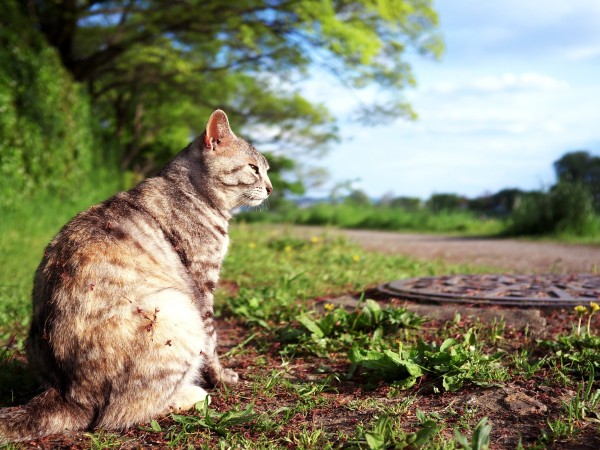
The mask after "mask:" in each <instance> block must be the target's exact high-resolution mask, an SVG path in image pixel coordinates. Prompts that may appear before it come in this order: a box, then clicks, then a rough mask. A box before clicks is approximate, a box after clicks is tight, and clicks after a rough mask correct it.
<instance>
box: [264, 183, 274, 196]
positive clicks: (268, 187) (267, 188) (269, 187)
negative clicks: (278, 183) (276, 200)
mask: <svg viewBox="0 0 600 450" xmlns="http://www.w3.org/2000/svg"><path fill="white" fill-rule="evenodd" d="M265 189H266V190H267V195H271V192H273V186H271V185H270V184H267V185H266V186H265Z"/></svg>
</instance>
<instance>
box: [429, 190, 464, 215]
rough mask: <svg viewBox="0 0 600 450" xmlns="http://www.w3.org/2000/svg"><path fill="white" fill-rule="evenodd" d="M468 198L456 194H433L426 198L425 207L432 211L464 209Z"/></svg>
mask: <svg viewBox="0 0 600 450" xmlns="http://www.w3.org/2000/svg"><path fill="white" fill-rule="evenodd" d="M467 202H468V200H467V199H466V198H465V197H462V196H460V195H456V194H433V195H432V196H431V197H429V200H427V208H429V209H430V210H431V211H433V212H434V213H440V212H448V211H459V210H464V209H466V206H467Z"/></svg>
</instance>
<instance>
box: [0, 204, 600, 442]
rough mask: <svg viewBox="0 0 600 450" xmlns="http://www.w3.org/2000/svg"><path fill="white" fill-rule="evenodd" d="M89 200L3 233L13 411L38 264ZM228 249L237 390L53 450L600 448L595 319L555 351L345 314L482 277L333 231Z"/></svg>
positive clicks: (44, 210)
mask: <svg viewBox="0 0 600 450" xmlns="http://www.w3.org/2000/svg"><path fill="white" fill-rule="evenodd" d="M90 200H91V199H90V198H88V199H82V200H80V201H77V202H75V201H74V202H64V201H59V200H55V201H53V200H52V199H47V200H46V201H45V202H43V203H38V204H36V205H34V204H30V205H27V206H25V207H23V208H22V210H21V211H13V212H11V214H9V215H8V217H7V219H6V220H4V221H2V223H1V225H0V227H1V228H0V232H1V234H0V249H1V250H2V252H1V253H0V258H2V259H1V267H2V271H1V272H0V296H1V297H0V343H2V344H3V347H2V348H4V350H1V351H0V403H1V404H2V405H4V406H7V405H12V404H18V403H20V402H21V401H22V400H23V398H25V397H27V395H30V394H31V393H32V392H33V391H34V389H35V384H34V383H33V381H32V378H31V376H30V375H28V374H27V372H26V369H25V366H24V364H23V356H22V348H23V345H22V342H23V339H24V338H25V336H26V332H27V325H28V321H29V314H30V299H29V292H30V289H31V280H32V274H33V271H34V270H35V266H36V265H37V263H38V260H39V258H40V257H41V254H42V251H43V248H44V246H45V244H46V243H47V241H48V240H49V239H50V238H51V236H52V235H53V234H54V233H56V232H57V231H58V229H59V227H60V226H61V225H62V224H63V223H65V222H66V220H68V218H69V217H70V216H72V215H73V214H74V213H75V212H76V211H77V210H80V209H82V208H83V207H85V206H86V204H87V202H89V201H90ZM231 238H232V244H231V248H230V253H229V255H228V257H227V259H226V263H225V267H224V270H223V274H222V280H223V281H222V286H221V288H220V289H219V290H218V291H217V305H216V306H217V312H218V314H219V315H220V317H221V322H220V323H221V327H222V329H221V331H220V335H221V338H222V340H223V342H230V343H231V345H228V346H227V348H225V349H224V350H223V352H222V353H223V357H222V360H223V362H224V364H225V365H226V366H229V367H233V368H235V370H237V371H238V372H239V373H240V375H241V377H242V382H241V383H240V385H238V386H236V387H221V388H219V389H216V390H214V391H213V392H212V394H213V395H212V403H211V404H210V405H208V404H198V405H196V410H195V411H190V412H188V413H185V414H178V415H171V416H167V417H162V418H157V419H156V420H153V421H151V422H150V423H147V424H141V425H140V426H139V427H134V428H132V429H130V430H128V431H126V432H114V431H110V430H108V431H106V430H98V431H95V432H90V433H80V434H78V435H76V437H73V436H67V437H56V438H50V439H49V440H45V441H44V444H43V445H46V447H47V448H50V447H51V446H61V445H62V446H72V447H74V448H83V447H86V448H97V449H100V448H130V447H148V446H158V447H173V448H211V449H212V448H252V449H255V448H258V449H275V448H277V449H279V448H305V449H313V448H323V449H329V448H340V447H344V448H356V449H387V448H427V449H463V448H470V449H471V448H473V449H485V448H488V443H491V445H492V448H549V447H554V448H568V447H570V446H574V444H576V443H581V442H597V441H598V436H600V428H599V424H600V411H599V404H600V385H599V378H600V377H599V374H600V368H599V365H600V361H599V360H598V355H599V354H600V337H599V336H598V335H597V334H598V333H597V329H598V328H597V327H598V317H597V316H594V317H592V316H591V315H590V314H591V313H592V312H593V311H595V309H594V307H593V306H590V307H589V308H588V309H586V310H585V312H584V311H583V310H581V309H580V310H579V311H569V312H566V311H565V312H561V313H558V315H557V316H556V317H554V316H549V317H548V320H549V321H551V320H554V322H552V323H554V324H555V325H556V327H557V331H556V332H555V333H554V334H552V335H549V336H545V337H544V338H543V339H542V338H540V337H535V336H531V335H529V334H528V333H527V332H526V330H517V329H514V328H512V327H511V326H510V325H509V324H506V323H504V322H493V323H482V322H479V321H478V320H476V319H469V318H461V317H459V316H458V315H457V316H456V318H455V320H453V321H448V322H440V321H432V320H429V319H428V318H425V317H420V316H417V315H415V314H413V313H411V312H410V311H408V310H406V309H404V308H403V304H402V303H398V304H382V303H380V302H376V301H373V300H372V299H369V298H368V296H363V298H362V300H361V302H360V304H359V306H358V307H357V308H356V309H355V310H345V309H342V308H338V307H335V306H333V304H332V303H330V302H328V299H330V298H331V297H333V296H337V295H340V294H345V293H360V292H369V289H370V288H372V287H373V286H376V285H377V284H378V283H380V282H382V281H386V280H390V279H397V278H404V277H413V276H429V275H441V274H448V273H466V272H482V271H485V268H480V267H469V266H457V265H449V264H446V263H444V262H442V261H435V262H428V261H416V260H412V259H409V258H406V257H400V256H390V255H382V254H377V253H373V252H367V251H364V250H362V249H360V248H358V247H356V246H354V245H351V244H349V243H348V242H347V241H345V240H343V239H340V238H338V237H332V236H329V235H327V234H324V235H315V236H312V237H310V238H298V237H296V236H294V234H293V232H291V231H286V230H284V229H277V230H275V229H272V228H267V229H265V228H264V227H261V226H260V225H245V224H243V223H238V224H235V225H234V226H233V228H232V233H231ZM315 299H318V300H319V301H320V302H321V303H323V305H324V311H323V312H318V311H317V310H316V308H315ZM579 322H581V324H580V325H579V326H578V323H579ZM486 393H488V394H489V395H499V396H504V395H526V397H525V398H529V399H532V401H533V399H537V400H538V401H539V402H542V403H543V404H544V407H545V408H546V409H545V410H544V411H543V412H536V411H533V412H532V411H530V412H528V413H527V414H525V415H523V416H520V415H519V414H520V413H519V412H515V411H514V410H511V409H506V408H498V407H492V406H493V405H492V406H490V405H488V404H486V403H481V402H478V398H480V397H482V396H485V395H486ZM507 393H508V394H507ZM502 398H504V397H502ZM502 398H500V400H498V401H499V402H500V403H499V404H501V405H504V403H502V402H503V401H505V400H502ZM594 439H596V440H594Z"/></svg>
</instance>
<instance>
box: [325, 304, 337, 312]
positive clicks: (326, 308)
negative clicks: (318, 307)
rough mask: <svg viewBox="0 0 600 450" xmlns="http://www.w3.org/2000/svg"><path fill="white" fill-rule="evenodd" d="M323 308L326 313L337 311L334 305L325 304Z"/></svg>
mask: <svg viewBox="0 0 600 450" xmlns="http://www.w3.org/2000/svg"><path fill="white" fill-rule="evenodd" d="M323 308H324V309H325V311H333V310H334V309H335V305H334V304H333V303H325V304H324V305H323Z"/></svg>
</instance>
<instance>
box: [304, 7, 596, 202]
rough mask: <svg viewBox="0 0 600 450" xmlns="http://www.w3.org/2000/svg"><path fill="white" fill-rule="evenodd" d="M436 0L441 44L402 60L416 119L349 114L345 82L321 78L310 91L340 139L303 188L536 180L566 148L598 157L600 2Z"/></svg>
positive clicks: (477, 187)
mask: <svg viewBox="0 0 600 450" xmlns="http://www.w3.org/2000/svg"><path fill="white" fill-rule="evenodd" d="M434 5H435V8H436V10H437V11H438V13H439V15H440V23H441V31H442V34H443V36H444V42H445V45H446V51H445V53H444V55H443V57H442V59H441V60H440V61H433V60H429V59H425V58H420V57H417V56H415V57H411V59H410V63H411V65H412V67H413V70H414V74H415V76H416V78H417V84H418V85H417V87H416V88H414V89H410V90H407V91H406V98H407V100H409V102H410V103H411V104H412V106H413V108H414V109H415V111H416V113H417V114H418V116H419V117H418V119H417V120H416V121H414V122H413V121H407V120H403V119H399V120H396V121H394V122H392V123H390V124H387V125H384V126H378V127H369V126H363V125H359V124H357V123H354V122H349V121H348V120H347V119H346V116H347V111H348V108H349V104H348V102H349V101H350V102H351V99H352V95H348V93H347V92H346V93H344V92H343V90H342V88H340V87H339V86H335V85H328V84H327V82H323V81H322V80H321V81H319V83H318V84H313V85H312V86H311V87H310V88H309V89H307V92H306V93H305V95H307V96H308V97H309V98H313V99H315V100H319V101H324V102H325V104H326V105H327V106H328V107H329V108H330V110H331V111H332V113H333V114H334V115H336V117H338V118H339V125H340V132H341V137H342V141H341V142H340V143H339V144H335V145H333V146H332V148H331V151H330V152H329V153H328V154H327V156H325V157H324V158H322V159H321V160H319V161H318V164H319V165H322V166H325V167H326V168H327V169H328V171H329V172H330V174H331V177H330V181H329V182H328V184H326V185H324V186H322V187H321V188H318V189H311V190H309V192H308V194H309V195H314V196H323V195H327V194H328V193H329V192H330V190H331V188H332V187H333V185H335V184H336V183H339V182H343V181H346V180H358V181H356V182H355V183H354V184H353V186H354V187H355V188H359V189H362V190H364V191H365V192H367V194H369V195H370V196H372V197H380V196H382V195H384V194H389V193H393V194H394V195H395V196H412V197H420V198H422V199H426V198H428V197H429V196H431V195H432V194H435V193H456V194H460V195H465V196H467V197H470V198H473V197H477V196H480V195H484V194H486V193H487V194H489V193H494V192H497V191H499V190H501V189H504V188H520V189H524V190H539V189H546V188H548V187H549V186H550V185H552V184H553V183H554V182H555V176H554V170H553V167H552V163H553V162H554V161H556V160H557V159H559V158H560V157H561V156H562V155H563V154H565V153H567V152H569V151H573V150H580V149H585V150H588V151H590V152H591V153H592V154H594V155H600V32H599V31H598V26H599V25H598V24H600V1H596V0H568V1H567V0H562V1H560V0H544V1H541V0H502V1H500V0H485V1H480V2H474V1H472V0H438V1H436V2H435V3H434ZM349 99H350V100H349Z"/></svg>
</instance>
